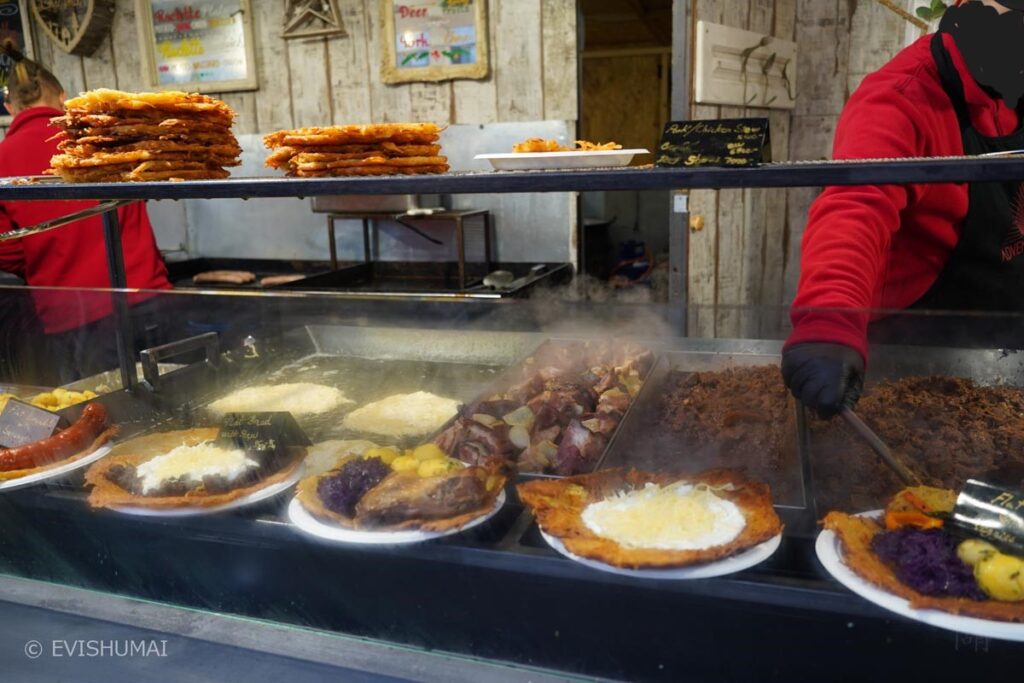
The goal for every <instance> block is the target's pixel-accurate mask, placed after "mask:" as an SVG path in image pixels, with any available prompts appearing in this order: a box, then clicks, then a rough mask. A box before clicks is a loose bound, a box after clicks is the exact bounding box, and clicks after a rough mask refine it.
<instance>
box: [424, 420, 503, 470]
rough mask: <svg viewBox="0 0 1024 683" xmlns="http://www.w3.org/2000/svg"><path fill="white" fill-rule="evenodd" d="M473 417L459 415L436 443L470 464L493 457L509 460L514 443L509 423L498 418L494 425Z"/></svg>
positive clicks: (476, 463)
mask: <svg viewBox="0 0 1024 683" xmlns="http://www.w3.org/2000/svg"><path fill="white" fill-rule="evenodd" d="M478 418H479V414H478V417H477V419H474V418H472V417H464V416H463V417H460V418H458V419H457V420H456V421H455V423H454V424H452V425H451V426H450V427H449V428H448V429H446V430H444V431H443V432H441V434H440V435H438V437H437V438H436V439H434V443H435V444H437V446H438V448H440V449H441V450H442V451H444V452H445V453H447V454H448V455H449V456H451V457H453V458H458V459H459V460H461V461H462V462H465V463H469V464H470V465H480V464H483V463H484V462H486V461H487V460H490V459H492V458H499V459H502V460H508V459H510V458H511V457H512V453H513V446H512V443H511V442H510V441H509V438H508V433H509V426H508V425H507V424H505V423H504V422H501V421H500V420H497V419H496V420H495V422H494V423H493V424H492V426H487V425H485V424H483V423H482V422H480V420H479V419H478Z"/></svg>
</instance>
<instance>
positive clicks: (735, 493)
mask: <svg viewBox="0 0 1024 683" xmlns="http://www.w3.org/2000/svg"><path fill="white" fill-rule="evenodd" d="M518 491H519V496H520V498H521V499H522V501H523V503H525V504H526V505H527V506H528V507H529V508H530V509H531V510H532V511H533V514H534V516H535V517H536V519H537V523H538V525H539V526H540V528H541V533H542V535H543V536H544V538H545V540H546V541H547V542H548V544H549V545H551V547H552V548H554V549H555V550H556V551H558V552H559V553H561V554H563V555H565V556H566V557H569V558H570V559H572V560H575V561H577V562H580V563H581V564H584V565H586V566H588V567H592V568H594V569H599V570H602V571H608V572H611V573H616V574H623V575H628V576H634V577H636V578H654V579H700V578H709V577H712V576H721V575H724V574H731V573H733V572H737V571H741V570H743V569H747V568H750V567H752V566H754V565H756V564H758V563H760V562H763V561H764V560H766V559H768V558H769V557H771V555H772V554H773V553H774V552H775V550H776V549H778V547H779V544H780V543H781V540H782V523H781V522H780V520H779V518H778V516H777V515H776V514H775V509H774V508H773V506H772V501H771V492H770V490H769V488H768V486H767V485H766V484H762V483H760V482H755V481H752V480H750V479H747V478H746V477H745V476H743V475H742V474H740V473H739V472H736V471H732V470H712V471H710V472H705V473H703V474H697V475H679V474H653V473H648V472H640V471H638V470H627V469H610V470H601V471H599V472H595V473H593V474H587V475H582V476H578V477H568V478H564V479H539V480H535V481H531V482H527V483H524V484H520V485H519V486H518Z"/></svg>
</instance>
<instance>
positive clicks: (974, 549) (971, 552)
mask: <svg viewBox="0 0 1024 683" xmlns="http://www.w3.org/2000/svg"><path fill="white" fill-rule="evenodd" d="M998 552H999V551H998V550H996V548H995V546H993V545H992V544H991V543H986V542H985V541H979V540H977V539H974V538H972V539H969V540H967V541H964V542H963V543H961V544H960V545H959V546H958V547H957V549H956V556H957V557H959V558H960V559H961V560H962V561H964V562H965V563H967V564H969V565H971V566H972V567H976V566H977V565H978V563H979V562H983V561H984V560H987V559H989V558H990V557H992V556H993V555H995V554H996V553H998Z"/></svg>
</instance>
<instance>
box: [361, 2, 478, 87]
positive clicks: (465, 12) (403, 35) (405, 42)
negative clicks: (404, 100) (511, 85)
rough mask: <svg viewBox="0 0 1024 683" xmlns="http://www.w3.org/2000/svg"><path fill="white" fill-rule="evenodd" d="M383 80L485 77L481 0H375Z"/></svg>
mask: <svg viewBox="0 0 1024 683" xmlns="http://www.w3.org/2000/svg"><path fill="white" fill-rule="evenodd" d="M381 12H382V13H383V15H384V38H383V41H382V42H383V47H384V66H383V70H382V76H383V79H384V82H385V83H399V82H405V81H440V80H446V79H451V78H484V77H486V76H487V15H486V12H487V10H486V2H485V0H381Z"/></svg>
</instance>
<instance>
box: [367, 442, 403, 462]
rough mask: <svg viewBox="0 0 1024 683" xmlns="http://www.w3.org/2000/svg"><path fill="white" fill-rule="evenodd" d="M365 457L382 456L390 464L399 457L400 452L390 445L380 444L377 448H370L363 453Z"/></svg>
mask: <svg viewBox="0 0 1024 683" xmlns="http://www.w3.org/2000/svg"><path fill="white" fill-rule="evenodd" d="M363 457H364V458H380V459H381V460H383V461H384V464H385V465H390V464H391V463H393V462H394V461H395V460H396V459H398V457H399V453H398V451H397V450H395V449H394V448H390V447H388V446H378V447H377V448H368V449H366V451H365V452H364V453H363Z"/></svg>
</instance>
